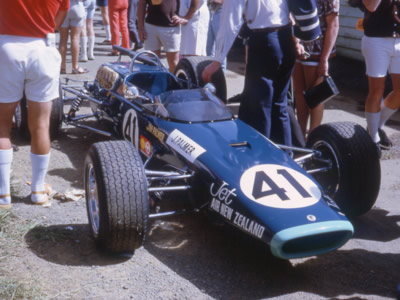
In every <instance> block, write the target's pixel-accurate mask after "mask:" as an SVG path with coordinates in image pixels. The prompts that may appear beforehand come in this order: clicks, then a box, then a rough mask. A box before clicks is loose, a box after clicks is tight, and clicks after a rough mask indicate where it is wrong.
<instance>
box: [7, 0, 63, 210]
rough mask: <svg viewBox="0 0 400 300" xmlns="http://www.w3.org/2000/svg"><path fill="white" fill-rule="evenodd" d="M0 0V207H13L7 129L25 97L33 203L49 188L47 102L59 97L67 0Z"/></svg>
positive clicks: (42, 201)
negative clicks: (59, 31) (59, 41)
mask: <svg viewBox="0 0 400 300" xmlns="http://www.w3.org/2000/svg"><path fill="white" fill-rule="evenodd" d="M41 4H42V5H40V6H39V5H38V4H37V3H36V2H34V1H24V0H13V1H0V65H1V66H2V68H4V69H3V70H7V72H0V208H2V209H8V208H10V207H11V195H10V170H11V163H12V159H13V150H12V147H11V141H10V134H11V133H10V132H11V125H12V118H13V115H14V111H15V109H16V107H17V105H18V103H19V100H20V99H21V98H22V97H23V93H24V92H25V95H26V97H27V101H28V126H29V131H30V134H31V154H30V157H31V162H32V184H31V192H32V193H31V200H32V203H33V204H39V205H44V204H46V203H47V202H48V200H49V195H48V194H49V189H48V186H47V185H45V183H44V179H45V176H46V174H47V169H48V165H49V160H50V136H49V123H50V113H51V106H52V102H51V100H53V99H55V98H57V97H58V96H59V95H58V83H59V72H60V66H61V57H60V53H59V52H58V51H57V48H56V47H55V42H56V41H55V33H54V31H55V28H58V27H59V26H60V25H61V23H62V22H63V20H64V18H65V17H66V15H67V12H68V9H69V0H61V1H60V0H43V1H41Z"/></svg>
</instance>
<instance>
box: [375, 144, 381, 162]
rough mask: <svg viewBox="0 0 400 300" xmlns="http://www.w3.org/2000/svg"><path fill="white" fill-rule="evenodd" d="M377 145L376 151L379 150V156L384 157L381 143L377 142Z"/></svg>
mask: <svg viewBox="0 0 400 300" xmlns="http://www.w3.org/2000/svg"><path fill="white" fill-rule="evenodd" d="M375 145H376V151H377V152H378V158H379V159H381V158H382V150H381V145H380V144H379V142H378V143H376V144H375Z"/></svg>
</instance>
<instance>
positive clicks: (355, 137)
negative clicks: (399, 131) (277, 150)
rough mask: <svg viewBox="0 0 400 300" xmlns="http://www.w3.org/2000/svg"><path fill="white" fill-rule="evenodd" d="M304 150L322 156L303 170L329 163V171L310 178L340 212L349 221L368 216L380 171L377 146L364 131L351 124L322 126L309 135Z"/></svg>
mask: <svg viewBox="0 0 400 300" xmlns="http://www.w3.org/2000/svg"><path fill="white" fill-rule="evenodd" d="M306 146H307V148H312V149H314V150H317V151H319V152H320V153H321V157H320V159H314V160H313V161H312V163H310V164H309V165H307V166H306V169H308V170H310V169H318V168H320V167H321V168H323V167H326V161H330V162H331V167H330V169H329V170H328V171H325V172H318V173H315V174H313V177H314V178H315V179H316V180H317V181H318V182H319V183H320V184H321V185H322V187H323V188H324V190H325V192H326V194H327V195H329V196H330V197H331V198H332V199H333V200H334V201H335V202H336V204H337V205H338V206H339V207H340V209H341V210H342V211H343V212H344V213H345V214H346V215H347V216H348V217H354V216H359V215H362V214H365V213H366V212H368V211H369V210H370V209H371V208H372V206H373V205H374V204H375V201H376V198H377V196H378V193H379V187H380V181H381V169H380V162H379V157H378V152H377V149H376V145H375V144H374V143H373V141H372V140H371V138H370V137H369V135H368V133H367V132H366V130H365V129H364V128H363V127H361V126H360V125H358V124H356V123H351V122H337V123H329V124H324V125H321V126H318V127H317V128H315V129H314V130H313V131H312V132H311V134H310V135H309V137H308V139H307V144H306ZM324 160H325V162H324Z"/></svg>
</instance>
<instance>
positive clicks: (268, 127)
mask: <svg viewBox="0 0 400 300" xmlns="http://www.w3.org/2000/svg"><path fill="white" fill-rule="evenodd" d="M248 46H249V49H248V61H247V67H246V77H245V83H244V90H243V94H244V97H243V100H242V102H241V104H240V107H239V119H241V120H242V121H244V122H246V123H247V124H249V125H250V126H252V127H253V128H255V129H256V130H258V131H259V132H260V133H262V134H263V135H265V136H266V137H268V138H270V139H271V140H272V141H273V142H275V143H278V144H284V145H288V146H290V145H291V144H292V138H291V131H290V121H289V116H288V113H287V111H286V106H287V92H288V89H289V83H290V77H291V75H292V71H293V66H294V63H295V58H296V50H295V47H294V43H293V41H292V39H291V29H290V28H286V29H282V30H280V31H277V32H269V33H266V32H252V33H251V34H250V39H249V44H248Z"/></svg>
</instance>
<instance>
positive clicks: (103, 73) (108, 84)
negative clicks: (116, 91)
mask: <svg viewBox="0 0 400 300" xmlns="http://www.w3.org/2000/svg"><path fill="white" fill-rule="evenodd" d="M118 79H119V74H118V73H117V72H116V71H114V70H113V69H111V68H110V67H108V66H104V65H103V66H101V67H100V68H99V70H98V71H97V74H96V80H97V82H98V83H99V85H100V86H101V87H102V88H104V89H106V90H108V91H109V90H112V89H113V88H114V87H115V85H116V83H117V81H118Z"/></svg>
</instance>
